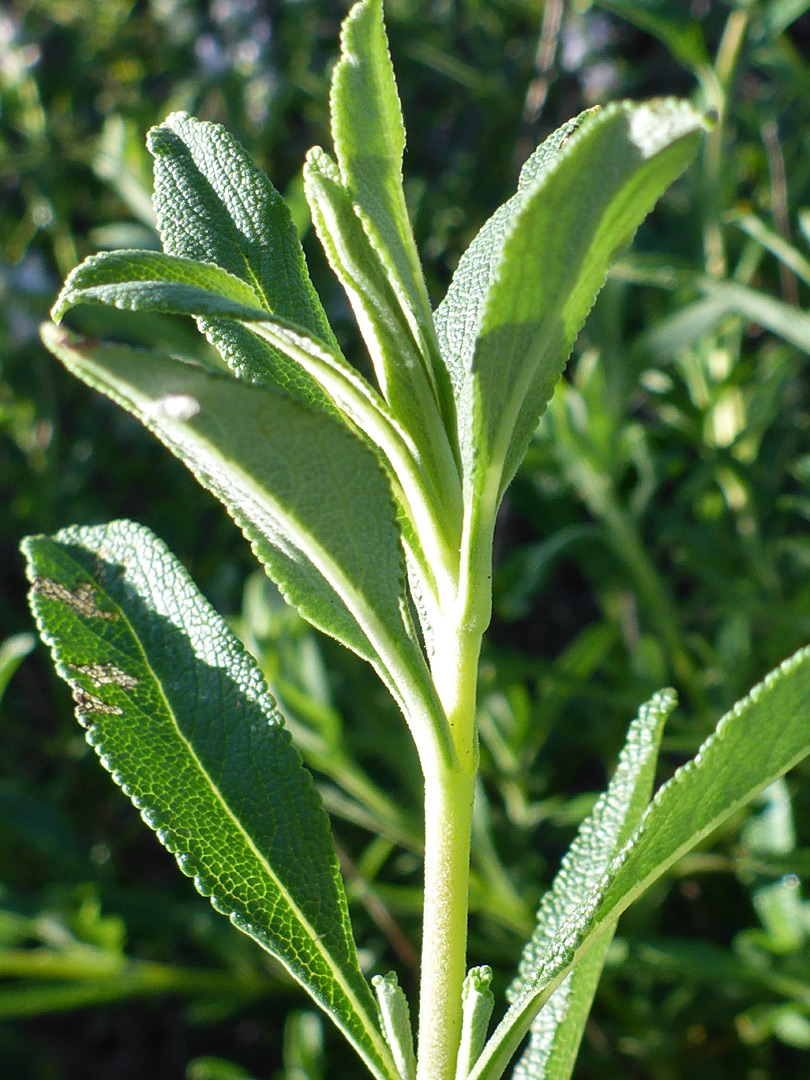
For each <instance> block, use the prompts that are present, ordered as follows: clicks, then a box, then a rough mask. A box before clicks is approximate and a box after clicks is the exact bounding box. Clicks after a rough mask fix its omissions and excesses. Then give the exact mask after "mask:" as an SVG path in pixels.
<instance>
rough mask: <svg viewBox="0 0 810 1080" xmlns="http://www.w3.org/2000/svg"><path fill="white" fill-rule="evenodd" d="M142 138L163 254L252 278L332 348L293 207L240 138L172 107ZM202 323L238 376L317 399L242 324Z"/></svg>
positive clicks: (305, 379)
mask: <svg viewBox="0 0 810 1080" xmlns="http://www.w3.org/2000/svg"><path fill="white" fill-rule="evenodd" d="M148 145H149V149H150V151H151V152H152V154H153V156H154V159H155V196H154V202H155V211H156V214H157V227H158V231H159V233H160V237H161V240H162V242H163V247H164V250H165V251H166V253H167V254H170V255H182V256H185V257H186V258H189V259H197V260H200V261H202V262H209V263H216V265H217V266H220V267H222V269H223V270H227V271H228V272H229V273H231V274H233V275H234V276H235V277H238V278H241V279H242V280H243V281H244V282H246V283H247V284H248V285H250V286H251V288H252V289H254V290H255V292H256V293H257V294H258V295H259V296H260V297H261V299H262V304H261V306H262V307H264V308H266V309H267V310H268V311H272V312H274V313H275V314H276V315H278V316H280V317H281V318H284V319H289V320H291V321H292V322H295V323H298V324H299V325H300V326H303V327H304V328H305V329H306V330H308V331H309V332H310V333H312V334H313V335H314V336H315V337H318V338H321V339H322V340H323V341H325V342H327V343H328V344H329V345H331V346H333V347H335V348H337V342H336V341H335V338H334V335H333V333H332V330H331V328H330V326H329V323H328V320H327V318H326V315H325V313H324V310H323V307H322V305H321V302H320V300H319V299H318V296H317V293H316V292H315V289H314V287H313V285H312V282H311V281H310V279H309V273H308V271H307V268H306V263H305V261H304V253H303V250H302V248H301V244H300V241H299V239H298V235H297V233H296V230H295V226H294V224H293V221H292V217H291V215H290V212H289V209H288V208H287V206H286V204H285V202H284V200H283V199H282V198H281V196H280V195H279V193H278V192H277V191H276V189H275V188H274V187H273V185H272V184H271V183H270V181H269V180H268V178H267V177H266V176H265V175H264V173H262V172H261V171H260V170H259V169H258V168H257V167H256V166H255V165H254V164H253V162H252V160H251V158H250V156H249V154H247V152H246V151H245V150H244V148H243V147H242V146H241V145H240V144H239V143H238V142H237V140H236V139H234V138H233V136H232V135H230V134H229V133H228V132H227V131H226V130H225V129H224V128H223V127H221V126H220V125H219V124H213V123H210V122H208V121H201V120H196V119H195V118H194V117H191V116H188V115H187V114H186V113H173V114H172V115H171V116H169V117H168V118H167V119H166V120H165V121H164V123H163V124H161V125H159V126H158V127H155V128H153V129H152V130H151V131H150V132H149V138H148ZM200 328H201V329H202V330H203V331H204V332H205V334H206V336H207V337H208V339H209V341H211V342H212V343H213V344H214V345H215V346H216V347H217V348H218V349H219V351H220V352H221V353H222V355H223V357H224V358H225V360H226V361H227V363H228V364H229V365H230V367H232V368H233V370H234V371H236V372H237V373H238V374H239V375H241V376H243V377H244V378H247V379H250V380H252V381H256V382H272V383H275V384H277V385H280V386H283V387H284V388H285V389H287V390H288V392H290V393H291V394H293V395H294V396H295V397H297V398H299V399H300V400H304V401H309V402H310V403H315V402H319V401H322V399H323V395H322V393H321V392H320V390H319V388H318V387H317V384H315V383H314V381H313V380H312V379H311V378H310V377H309V376H307V374H306V372H303V371H301V369H300V368H299V367H297V365H295V364H293V363H292V362H291V361H290V360H289V359H288V358H287V357H286V356H285V355H284V354H283V353H281V352H279V351H278V350H276V349H274V348H273V347H272V346H270V345H269V344H267V343H266V342H259V341H256V339H255V338H254V337H252V336H251V335H250V333H249V331H247V330H245V329H244V327H241V326H237V325H235V324H233V323H223V322H221V321H220V320H218V319H205V320H202V321H201V322H200Z"/></svg>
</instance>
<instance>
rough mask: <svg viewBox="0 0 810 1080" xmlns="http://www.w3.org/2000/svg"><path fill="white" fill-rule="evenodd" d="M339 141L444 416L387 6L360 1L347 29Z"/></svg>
mask: <svg viewBox="0 0 810 1080" xmlns="http://www.w3.org/2000/svg"><path fill="white" fill-rule="evenodd" d="M331 107H332V138H333V141H334V144H335V153H336V155H337V161H338V165H339V167H340V177H341V179H342V184H343V187H344V188H345V190H346V192H347V193H348V196H349V198H350V199H351V201H352V204H353V205H354V209H355V212H356V213H357V215H358V217H359V218H360V221H361V222H362V224H363V228H364V230H365V232H366V234H367V236H368V239H369V241H370V243H371V246H372V247H373V249H374V251H375V252H376V254H377V256H378V258H379V260H380V263H381V265H382V267H383V270H384V272H385V274H386V275H387V277H388V280H389V281H390V284H391V287H392V289H393V291H394V293H395V294H396V297H397V300H398V302H399V304H400V305H401V308H402V312H403V314H404V316H405V318H406V320H407V322H408V324H409V326H410V328H411V333H412V334H413V336H414V339H415V340H416V341H417V342H419V345H420V350H421V353H422V356H423V357H424V362H425V365H426V367H425V370H426V373H427V374H428V376H429V377H430V379H431V380H432V381H433V385H434V391H435V393H436V395H437V400H438V401H439V403H440V404H441V406H442V408H443V410H446V409H447V408H448V407H449V405H450V400H449V398H450V395H449V386H448V385H447V373H446V371H445V370H444V367H443V365H442V363H441V357H440V356H439V352H438V349H437V346H436V340H435V330H434V327H433V315H432V313H431V308H430V302H429V300H428V296H427V290H426V288H425V282H424V278H423V276H422V267H421V263H420V261H419V255H418V253H417V250H416V244H415V242H414V239H413V232H412V230H411V223H410V219H409V217H408V209H407V206H406V205H405V193H404V191H403V187H402V155H403V152H404V149H405V128H404V126H403V123H402V110H401V108H400V103H399V96H398V94H397V87H396V82H395V80H394V69H393V67H392V65H391V57H390V54H389V52H388V41H387V39H386V35H385V26H384V23H383V11H382V0H360V3H357V4H355V5H354V7H353V8H352V9H351V11H350V12H349V15H348V16H347V18H346V19H345V20H344V22H343V26H342V31H341V58H340V60H339V62H338V64H337V66H336V67H335V72H334V76H333V78H332V93H331Z"/></svg>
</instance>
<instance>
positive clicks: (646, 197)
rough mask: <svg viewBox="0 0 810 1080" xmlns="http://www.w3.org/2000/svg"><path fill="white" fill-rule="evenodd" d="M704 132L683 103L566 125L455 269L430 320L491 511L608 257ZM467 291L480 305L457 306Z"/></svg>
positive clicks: (608, 112)
mask: <svg viewBox="0 0 810 1080" xmlns="http://www.w3.org/2000/svg"><path fill="white" fill-rule="evenodd" d="M702 130H703V121H702V119H701V117H700V116H699V114H698V113H696V112H695V111H694V109H692V107H691V106H689V105H688V104H686V103H685V102H679V101H669V100H663V101H654V102H648V103H645V104H642V105H633V104H630V103H621V104H617V105H611V106H608V107H607V108H605V109H603V110H602V111H601V112H599V113H597V114H596V115H591V116H589V117H586V118H585V119H584V120H583V119H582V118H580V119H579V120H577V121H573V122H572V124H569V125H566V127H565V128H563V129H561V131H560V132H557V133H556V134H555V135H554V136H552V137H551V139H550V140H548V141H547V142H546V143H545V144H543V146H542V147H541V148H540V150H539V151H538V152H537V154H536V155H535V156H534V157H533V158H532V159H530V160H529V162H527V166H526V167H525V169H524V173H523V177H522V186H521V187H520V188H519V190H518V193H517V195H516V196H515V198H514V199H513V200H512V201H511V202H510V203H507V204H506V207H504V208H502V209H501V210H500V211H498V212H497V213H496V215H495V218H494V219H492V220H491V221H490V222H489V223H488V224H487V225H486V226H485V227H484V230H485V235H484V237H483V239H482V240H480V241H475V242H474V250H473V249H471V251H470V253H469V254H468V256H465V258H464V259H463V260H462V261H461V263H460V264H459V268H458V271H457V273H456V277H457V278H458V282H457V283H456V280H455V279H454V282H453V284H452V285H451V288H450V291H449V293H448V297H447V299H446V300H445V302H444V304H443V305H442V307H441V308H440V309H439V312H437V322H438V326H439V335H440V341H442V342H443V345H444V350H445V355H446V362H447V364H448V367H449V368H450V370H451V372H452V373H453V380H454V385H455V387H456V392H457V394H458V395H459V398H460V400H459V403H458V410H459V423H460V441H461V445H462V448H463V449H464V450H465V461H466V465H467V469H468V473H469V471H470V470H472V472H473V478H472V479H473V486H474V489H476V490H478V491H480V490H482V489H485V490H486V494H485V495H484V496H483V498H484V499H485V501H486V502H487V506H488V511H489V512H490V513H492V512H494V507H495V506H496V505H497V502H498V500H499V499H500V496H501V494H502V492H503V489H504V488H505V486H506V485H507V484H508V482H509V480H510V479H511V477H512V476H513V475H514V472H515V469H516V468H517V466H518V464H519V463H520V460H521V459H522V457H523V454H524V453H525V450H526V447H527V445H528V440H529V438H530V437H531V433H532V431H533V430H534V427H535V425H536V423H537V419H538V417H539V415H540V413H541V412H542V410H543V409H544V408H545V406H546V404H547V402H548V399H549V397H550V395H551V391H552V389H553V387H554V383H555V382H556V381H557V379H558V378H559V376H560V374H561V373H562V369H563V367H564V365H565V362H566V360H567V359H568V355H569V353H570V351H571V348H572V347H573V344H574V340H575V338H576V335H577V334H578V332H579V330H580V329H581V327H582V325H583V323H584V321H585V318H586V316H587V314H588V312H589V310H590V308H591V306H592V304H593V302H594V299H595V298H596V295H597V293H598V292H599V290H600V289H601V287H602V285H603V283H604V280H605V277H606V274H607V270H608V267H609V265H610V262H611V260H612V258H613V256H614V255H615V253H616V251H617V250H618V249H619V248H621V247H622V246H623V245H625V244H626V243H627V242H628V241H629V240H630V238H631V237H632V235H633V233H634V231H635V229H636V228H637V227H638V225H639V223H640V222H641V221H642V220H643V218H644V217H645V216H646V215H647V213H648V212H649V211H650V209H651V208H652V206H653V205H654V203H655V201H656V200H657V199H658V197H659V196H660V195H661V193H662V192H663V191H664V190H666V188H667V187H668V186H669V185H670V184H671V183H672V181H673V180H674V179H675V178H676V177H677V176H678V175H679V174H680V173H681V172H682V170H683V169H684V168H685V167H686V165H687V164H688V163H689V161H690V160H691V159H692V158H693V157H694V155H695V153H696V152H697V149H698V146H699V143H700V137H701V133H702ZM470 293H472V294H476V293H477V294H478V295H479V299H478V300H473V301H472V302H467V301H466V300H465V299H463V297H464V296H465V294H470ZM473 448H474V449H473ZM473 459H474V464H473Z"/></svg>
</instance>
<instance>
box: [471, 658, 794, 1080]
mask: <svg viewBox="0 0 810 1080" xmlns="http://www.w3.org/2000/svg"><path fill="white" fill-rule="evenodd" d="M808 753H810V648H805V649H801V650H800V651H799V652H797V653H796V654H794V656H792V657H791V658H790V659H788V660H786V661H785V662H784V663H783V664H781V665H780V666H779V667H778V668H776V669H775V670H774V671H772V672H771V673H770V675H768V676H767V677H766V678H765V679H764V680H763V682H761V683H760V684H759V685H758V686H756V687H755V688H754V689H753V690H752V691H751V693H750V694H749V695H748V697H746V698H744V699H743V700H742V701H740V702H738V703H737V704H736V705H735V706H734V708H733V709H732V710H731V712H729V713H727V714H726V715H725V716H724V717H723V718H722V719H721V720H720V722H719V723H718V725H717V729H716V730H715V732H714V733H713V734H712V735H710V736H709V738H708V739H707V740H706V742H705V743H704V744H703V745H702V747H701V748H700V750H699V751H698V753H697V755H696V756H695V758H694V759H693V760H692V761H690V762H688V763H687V764H686V765H684V766H682V767H681V768H680V769H678V770H677V772H676V773H675V775H674V776H673V777H672V779H671V780H670V781H668V783H666V784H664V786H663V787H662V788H661V789H660V791H659V792H658V794H657V795H656V796H655V798H654V799H653V801H652V803H651V804H650V806H649V807H648V808H647V810H646V811H645V813H644V816H643V817H642V820H641V823H640V824H639V826H638V828H637V829H636V831H635V833H634V834H633V836H632V837H631V838H630V840H629V841H628V842H627V844H626V846H625V848H624V849H623V851H622V852H621V853H620V854H619V855H618V856H617V857H616V859H615V860H614V861H613V863H612V865H611V866H610V868H609V869H608V871H607V873H606V874H605V875H604V877H603V879H602V880H601V881H600V882H599V883H598V885H597V886H596V887H594V888H593V889H592V890H591V891H590V892H589V893H588V895H587V896H586V897H585V898H584V899H583V901H582V903H581V904H580V905H579V907H578V909H577V911H576V912H575V913H574V915H573V916H572V917H570V918H567V919H565V920H564V921H563V923H562V925H561V926H560V930H559V933H558V935H557V938H556V940H555V942H554V943H553V945H552V946H551V947H550V948H549V949H548V950H546V952H545V953H544V954H543V956H542V957H541V958H540V963H539V965H538V967H537V968H535V969H534V970H533V971H526V972H525V973H524V989H523V992H522V994H521V996H520V997H519V998H518V999H517V1000H516V1001H515V1002H514V1004H513V1005H512V1007H511V1008H510V1010H509V1012H508V1013H507V1014H506V1016H505V1017H504V1019H503V1021H502V1022H501V1024H500V1025H499V1026H498V1028H497V1030H496V1031H495V1033H494V1034H493V1036H492V1038H491V1039H490V1041H489V1043H488V1044H487V1047H486V1048H485V1050H484V1053H483V1054H482V1056H481V1058H480V1059H479V1062H478V1065H477V1067H476V1068H475V1069H474V1070H473V1072H472V1073H471V1077H472V1078H474V1080H484V1078H486V1080H495V1078H496V1077H498V1076H500V1075H501V1073H502V1072H503V1070H504V1068H505V1067H506V1065H507V1063H508V1061H509V1059H510V1057H511V1056H512V1054H513V1053H514V1051H515V1049H516V1048H517V1046H518V1045H519V1043H520V1041H521V1039H522V1038H523V1036H524V1035H525V1033H526V1031H527V1030H528V1028H529V1027H530V1025H531V1023H532V1020H533V1019H534V1017H535V1015H536V1014H537V1011H538V1009H539V1008H541V1007H542V1006H543V1005H544V1004H545V1002H546V1001H547V1000H548V998H549V997H550V996H551V994H552V993H553V992H554V991H555V990H556V989H557V987H558V986H559V985H560V983H561V982H562V980H563V979H564V978H565V977H566V976H567V975H568V973H569V972H570V971H571V970H572V968H574V965H575V964H579V963H581V962H582V961H583V960H585V959H586V958H587V957H588V955H589V953H590V952H591V950H593V949H598V948H599V947H600V944H601V943H602V941H603V939H604V935H605V934H609V933H610V931H611V929H612V927H613V926H614V925H615V922H616V920H617V919H618V917H619V916H620V915H621V914H622V912H623V911H625V910H626V908H628V907H629V906H630V904H632V903H633V901H634V900H636V899H637V898H638V897H639V896H640V895H641V894H642V893H643V892H644V891H645V890H646V889H648V888H649V887H650V885H652V884H653V882H655V881H657V880H658V878H660V877H661V876H662V875H663V874H664V873H666V871H667V870H668V869H669V868H670V867H671V866H672V865H673V864H674V863H675V862H677V860H678V859H680V858H681V856H683V855H685V854H686V853H687V852H688V851H690V850H691V849H692V848H693V847H695V845H696V844H699V843H700V842H701V841H702V840H704V839H705V838H706V837H707V836H709V835H710V834H711V833H712V832H713V831H714V830H715V829H716V828H717V827H718V826H719V825H722V824H723V822H724V821H726V820H728V818H729V817H731V816H732V815H733V814H735V813H736V812H737V811H738V810H739V809H740V808H741V807H742V806H744V805H745V804H746V803H747V802H749V801H750V800H751V799H753V798H754V796H755V795H757V794H758V793H759V792H760V791H762V790H763V789H764V788H766V787H767V786H768V784H771V783H773V781H774V780H776V779H777V778H778V777H780V776H782V775H783V774H784V773H786V772H787V771H788V770H789V769H791V768H793V766H794V765H796V764H797V763H798V762H799V761H801V760H802V758H804V757H806V756H807V754H808Z"/></svg>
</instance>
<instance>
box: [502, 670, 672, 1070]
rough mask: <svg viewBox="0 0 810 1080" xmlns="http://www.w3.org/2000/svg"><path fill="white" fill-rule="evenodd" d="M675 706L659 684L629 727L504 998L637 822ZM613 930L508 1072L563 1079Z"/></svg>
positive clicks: (517, 987) (554, 1000) (545, 1011)
mask: <svg viewBox="0 0 810 1080" xmlns="http://www.w3.org/2000/svg"><path fill="white" fill-rule="evenodd" d="M674 707H675V695H674V694H673V692H672V691H671V690H663V691H661V692H660V693H658V694H656V695H655V697H653V698H652V700H651V701H649V702H648V703H647V704H646V705H645V706H644V707H643V708H642V709H641V710H640V712H639V715H638V717H637V718H636V719H635V720H634V721H633V723H632V724H631V725H630V728H629V730H628V733H627V740H626V742H625V745H624V749H623V750H622V753H621V755H620V757H619V764H618V766H617V768H616V772H615V773H614V775H613V779H612V780H611V782H610V784H609V786H608V788H607V790H606V791H605V793H604V795H602V796H601V798H600V799H599V800H598V802H597V803H596V806H595V807H594V809H593V811H592V812H591V813H590V814H589V815H588V817H587V818H586V819H585V820H584V821H583V823H582V825H581V826H580V828H579V832H578V834H577V837H576V839H575V840H574V842H573V844H572V845H571V847H570V848H569V850H568V853H567V854H566V856H565V857H564V858H563V861H562V865H561V867H560V871H559V873H558V875H557V877H556V878H555V879H554V883H553V885H552V886H551V888H550V889H549V891H548V892H547V893H546V895H545V896H544V897H543V902H542V904H541V906H540V910H539V911H538V913H537V919H538V925H537V929H536V930H535V932H534V934H533V935H532V938H531V940H530V941H529V942H528V943H527V945H526V947H525V949H524V950H523V956H522V958H521V961H520V967H519V970H518V974H517V976H516V977H515V979H514V980H513V982H512V984H511V985H510V987H509V989H508V990H507V995H506V996H507V999H508V1000H509V1001H516V1000H517V999H519V998H520V996H521V994H522V992H523V990H524V989H525V986H526V980H527V979H529V980H531V978H532V974H533V972H534V971H535V970H536V969H537V968H538V967H542V965H543V962H544V960H543V958H544V956H545V955H546V953H547V952H548V950H549V949H550V948H552V947H553V945H554V942H555V940H556V938H557V935H558V934H559V932H560V930H561V928H562V926H563V924H564V923H565V921H566V919H568V918H570V917H572V916H573V915H575V914H576V911H577V909H578V908H579V906H580V905H581V904H582V902H583V901H584V900H585V899H586V897H587V895H588V893H589V892H590V891H591V889H593V888H594V886H596V885H598V884H599V882H600V881H601V879H602V877H603V876H604V874H605V871H606V870H607V869H608V867H609V866H610V863H611V861H612V860H613V858H614V857H615V856H616V854H617V853H618V852H619V850H620V848H621V847H622V845H623V844H624V843H625V841H626V840H627V838H628V836H629V835H630V834H631V833H632V831H633V830H634V829H635V828H636V826H637V825H638V823H639V820H640V818H641V815H642V814H643V813H644V810H645V808H646V806H647V804H648V802H649V800H650V796H651V794H652V789H653V783H654V781H655V767H656V763H657V760H658V749H659V746H660V743H661V733H662V731H663V728H664V724H665V722H666V720H667V718H668V716H669V715H670V713H671V712H672V710H673V708H674ZM614 925H615V924H614ZM612 936H613V933H612V930H611V931H610V932H608V933H606V934H605V935H604V937H603V939H602V941H601V942H600V943H599V945H598V946H597V947H596V948H594V949H593V950H591V952H590V953H589V954H588V955H587V957H584V958H583V960H582V961H581V962H580V963H579V964H577V966H576V967H575V968H574V970H573V972H572V973H571V974H570V975H569V976H568V977H567V978H566V979H565V981H564V982H563V983H562V984H561V985H560V987H559V988H558V989H557V990H556V991H555V992H554V993H553V994H552V995H551V997H550V998H549V999H548V1001H547V1002H546V1004H545V1005H544V1006H543V1008H542V1009H541V1010H540V1012H539V1013H538V1014H537V1016H536V1017H535V1019H534V1021H533V1023H532V1026H531V1032H530V1037H529V1043H528V1045H527V1047H526V1049H525V1050H524V1052H523V1054H522V1056H521V1058H520V1059H519V1061H518V1062H517V1065H516V1066H515V1069H514V1072H513V1073H512V1077H513V1080H568V1078H569V1077H570V1075H571V1072H572V1071H573V1068H574V1064H575V1061H576V1056H577V1051H578V1049H579V1044H580V1041H581V1039H582V1033H583V1031H584V1029H585V1022H586V1020H587V1018H588V1013H589V1012H590V1008H591V1003H592V1001H593V997H594V994H595V992H596V987H597V984H598V982H599V977H600V975H601V973H602V966H603V963H604V959H605V954H606V953H607V949H608V946H609V944H610V941H611V938H612Z"/></svg>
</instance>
